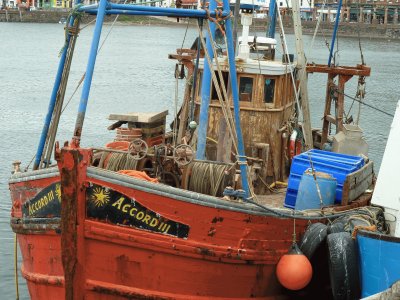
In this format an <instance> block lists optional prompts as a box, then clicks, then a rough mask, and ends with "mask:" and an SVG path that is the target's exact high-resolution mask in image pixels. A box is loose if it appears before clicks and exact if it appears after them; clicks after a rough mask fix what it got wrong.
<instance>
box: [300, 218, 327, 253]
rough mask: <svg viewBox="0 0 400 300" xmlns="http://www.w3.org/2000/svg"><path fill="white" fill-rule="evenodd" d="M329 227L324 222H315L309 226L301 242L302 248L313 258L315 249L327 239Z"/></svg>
mask: <svg viewBox="0 0 400 300" xmlns="http://www.w3.org/2000/svg"><path fill="white" fill-rule="evenodd" d="M326 235H327V227H326V225H325V224H322V223H313V224H311V225H310V226H308V228H307V230H306V232H305V233H304V235H303V238H302V240H301V243H300V250H301V251H302V252H303V253H304V255H305V256H307V258H308V259H311V257H312V256H313V254H314V252H315V250H317V248H318V247H319V246H320V245H321V244H322V243H323V242H324V241H325V239H326Z"/></svg>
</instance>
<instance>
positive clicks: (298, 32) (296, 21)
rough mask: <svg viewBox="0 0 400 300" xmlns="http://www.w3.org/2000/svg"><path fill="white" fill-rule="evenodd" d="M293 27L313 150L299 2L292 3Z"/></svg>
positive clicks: (306, 136) (306, 133)
mask: <svg viewBox="0 0 400 300" xmlns="http://www.w3.org/2000/svg"><path fill="white" fill-rule="evenodd" d="M292 12H293V25H294V33H295V37H296V52H297V69H298V70H299V72H298V78H299V79H300V98H301V99H300V105H301V110H302V114H303V120H302V121H303V125H302V127H303V136H304V143H305V147H306V149H307V150H308V149H312V148H313V139H312V132H311V120H310V109H309V104H308V90H307V82H308V80H307V72H306V57H305V55H304V45H303V33H302V29H301V20H300V7H299V3H298V1H297V0H295V1H292Z"/></svg>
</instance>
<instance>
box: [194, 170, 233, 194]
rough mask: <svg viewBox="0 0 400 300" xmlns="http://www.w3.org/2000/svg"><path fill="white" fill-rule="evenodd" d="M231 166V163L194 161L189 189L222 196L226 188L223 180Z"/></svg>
mask: <svg viewBox="0 0 400 300" xmlns="http://www.w3.org/2000/svg"><path fill="white" fill-rule="evenodd" d="M230 167H231V166H230V165H217V164H211V163H209V162H194V163H193V165H192V174H191V176H190V182H189V190H191V191H194V192H197V193H202V194H206V195H211V196H221V195H222V192H223V188H224V186H223V185H222V180H223V179H224V176H225V174H226V173H227V172H228V170H229V169H230Z"/></svg>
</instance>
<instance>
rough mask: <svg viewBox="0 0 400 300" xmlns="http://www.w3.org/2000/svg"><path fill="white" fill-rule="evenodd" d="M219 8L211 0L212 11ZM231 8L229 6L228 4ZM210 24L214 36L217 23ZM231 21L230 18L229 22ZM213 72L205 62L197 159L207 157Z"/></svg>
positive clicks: (212, 55)
mask: <svg viewBox="0 0 400 300" xmlns="http://www.w3.org/2000/svg"><path fill="white" fill-rule="evenodd" d="M216 8H217V2H216V1H215V0H211V1H210V11H214V10H215V9H216ZM228 9H229V6H228ZM208 22H209V23H210V24H209V25H210V31H211V35H212V38H213V40H214V37H215V24H214V22H210V21H208ZM226 23H229V20H228V22H226ZM210 40H211V39H210V38H209V37H208V33H207V41H206V42H207V44H206V47H207V52H208V53H209V54H210V60H211V63H212V61H213V58H214V51H213V50H212V47H213V46H212V45H211V41H210ZM211 72H214V70H210V66H209V64H207V63H204V69H203V79H202V83H201V106H200V116H199V127H198V128H199V129H198V132H197V149H196V159H205V153H206V139H207V128H208V108H209V105H210V92H211Z"/></svg>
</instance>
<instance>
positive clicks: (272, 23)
mask: <svg viewBox="0 0 400 300" xmlns="http://www.w3.org/2000/svg"><path fill="white" fill-rule="evenodd" d="M268 16H269V27H268V37H270V38H272V39H274V38H275V27H276V0H271V1H270V2H269V13H268Z"/></svg>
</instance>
